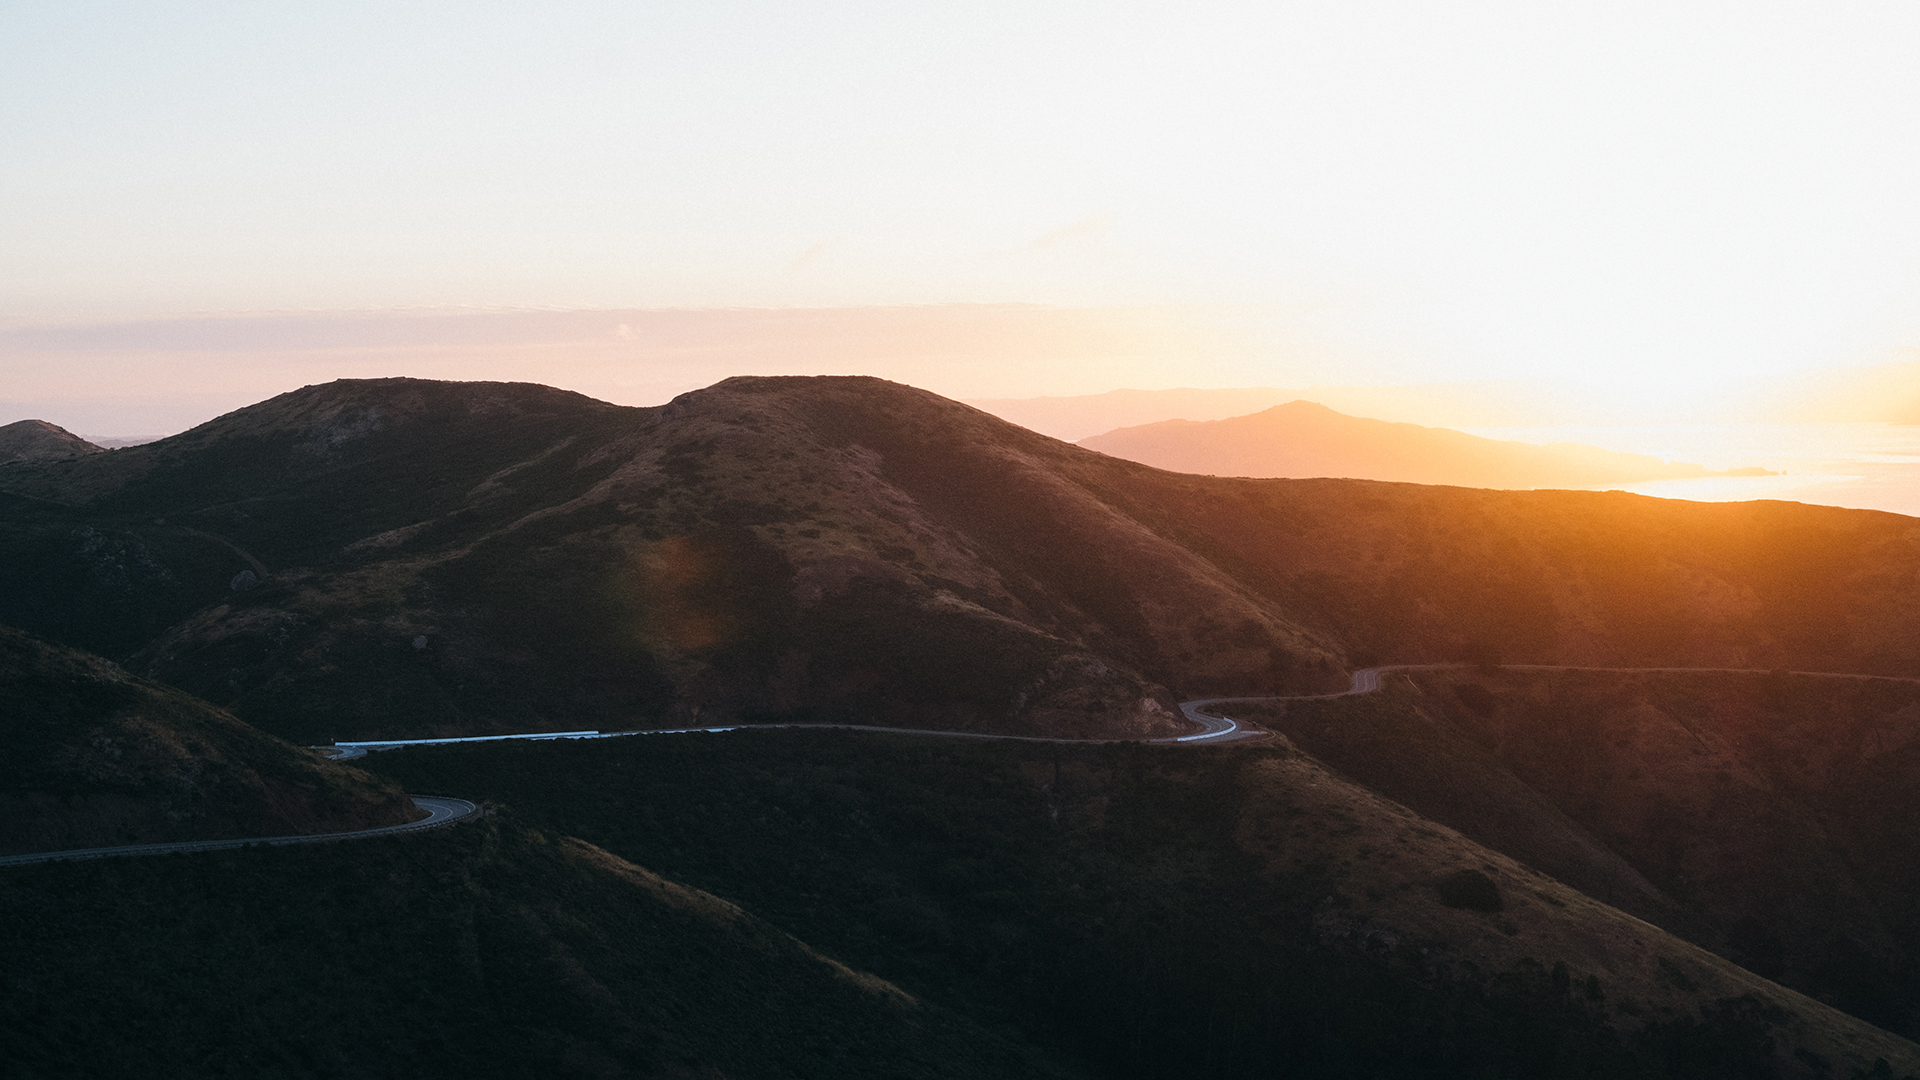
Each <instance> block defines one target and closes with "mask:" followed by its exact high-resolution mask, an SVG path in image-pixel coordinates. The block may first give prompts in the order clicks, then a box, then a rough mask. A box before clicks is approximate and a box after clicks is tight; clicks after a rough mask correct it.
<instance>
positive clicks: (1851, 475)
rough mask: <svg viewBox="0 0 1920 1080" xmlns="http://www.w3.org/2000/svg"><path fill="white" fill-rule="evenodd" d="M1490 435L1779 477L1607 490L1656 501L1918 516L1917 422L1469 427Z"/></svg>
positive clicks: (1919, 430) (1659, 483) (1671, 482)
mask: <svg viewBox="0 0 1920 1080" xmlns="http://www.w3.org/2000/svg"><path fill="white" fill-rule="evenodd" d="M1467 430H1469V431H1470V432H1471V433H1472V434H1475V435H1482V436H1485V437H1486V438H1489V439H1515V440H1518V441H1520V442H1529V443H1551V442H1574V443H1585V444H1587V445H1589V446H1600V447H1605V448H1606V449H1608V450H1622V451H1627V452H1630V453H1635V454H1652V455H1654V456H1655V457H1660V458H1665V459H1667V460H1668V461H1690V462H1694V463H1695V464H1699V465H1705V466H1706V467H1708V468H1710V469H1737V468H1743V467H1746V466H1759V467H1761V468H1763V469H1771V470H1773V471H1774V472H1777V473H1780V474H1782V475H1779V476H1727V477H1705V478H1702V479H1698V480H1657V481H1653V482H1651V483H1645V484H1622V485H1612V486H1614V487H1617V488H1618V489H1620V490H1625V491H1634V492H1639V493H1640V494H1642V495H1655V496H1659V497H1660V498H1663V499H1694V500H1697V501H1701V502H1737V501H1741V500H1745V499H1785V500H1789V501H1792V502H1806V503H1819V504H1821V505H1825V506H1849V507H1854V508H1856V509H1862V510H1888V511H1892V512H1893V513H1896V514H1908V515H1911V516H1916V517H1920V425H1913V424H1694V425H1649V426H1646V427H1504V428H1469V429H1467Z"/></svg>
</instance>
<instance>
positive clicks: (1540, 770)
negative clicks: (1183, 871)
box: [1249, 668, 1920, 1036]
mask: <svg viewBox="0 0 1920 1080" xmlns="http://www.w3.org/2000/svg"><path fill="white" fill-rule="evenodd" d="M1395 678H1396V679H1397V680H1402V681H1400V683H1399V686H1398V688H1396V689H1390V690H1389V691H1388V692H1387V693H1384V694H1381V695H1376V696H1374V697H1371V698H1360V699H1352V700H1350V701H1334V702H1297V703H1291V704H1289V705H1288V706H1286V707H1285V709H1284V710H1281V711H1280V713H1279V715H1274V714H1273V713H1272V712H1270V711H1269V712H1268V713H1267V714H1266V715H1265V716H1264V717H1263V722H1267V723H1270V724H1272V725H1273V726H1274V727H1276V728H1277V729H1278V730H1282V731H1285V732H1286V733H1287V734H1288V735H1289V736H1290V737H1291V738H1293V739H1295V740H1297V741H1298V742H1299V744H1300V745H1302V746H1303V747H1306V748H1308V749H1309V750H1310V751H1311V752H1313V753H1314V754H1316V755H1319V756H1321V757H1322V758H1324V760H1326V761H1327V762H1329V763H1330V764H1332V765H1334V766H1335V767H1337V768H1339V769H1341V770H1343V771H1344V772H1346V773H1347V774H1348V775H1350V776H1352V777H1354V778H1356V779H1358V780H1360V781H1362V782H1364V783H1367V784H1369V785H1371V786H1372V787H1374V788H1375V789H1377V790H1379V791H1381V792H1383V793H1385V794H1387V795H1388V796H1390V797H1392V798H1394V799H1396V800H1399V801H1401V802H1403V803H1405V804H1406V805H1408V806H1410V807H1412V808H1414V809H1416V810H1418V811H1419V812H1421V813H1422V814H1425V815H1427V816H1429V817H1432V818H1434V819H1435V820H1438V821H1443V822H1446V823H1447V824H1449V825H1452V826H1454V827H1456V828H1459V829H1461V830H1462V831H1463V832H1466V833H1468V834H1469V835H1472V836H1474V837H1476V838H1477V839H1480V840H1481V841H1483V842H1485V843H1488V844H1490V845H1492V846H1495V847H1498V848H1500V849H1501V850H1503V851H1505V852H1507V853H1509V854H1511V855H1514V856H1515V857H1517V858H1520V859H1523V860H1525V861H1527V862H1528V863H1530V864H1531V865H1533V866H1536V867H1539V868H1541V869H1543V870H1546V871H1548V872H1550V873H1552V874H1554V875H1555V876H1557V877H1559V878H1561V879H1562V880H1565V881H1568V882H1570V883H1574V884H1576V885H1578V886H1579V887H1581V888H1582V889H1584V890H1585V891H1586V892H1587V893H1588V894H1589V895H1593V896H1596V897H1601V898H1603V899H1609V900H1612V901H1613V902H1614V903H1616V904H1618V905H1619V906H1621V907H1623V908H1625V909H1626V910H1629V911H1632V912H1634V913H1635V914H1637V915H1640V916H1641V917H1643V918H1646V919H1649V920H1651V921H1653V922H1656V923H1658V924H1660V925H1662V926H1666V927H1668V928H1670V929H1672V930H1674V931H1675V932H1677V933H1680V934H1683V935H1684V936H1687V937H1689V938H1691V939H1692V940H1695V941H1698V942H1700V943H1701V944H1703V945H1707V946H1709V947H1711V948H1714V949H1716V950H1718V951H1719V952H1721V953H1722V954H1723V955H1726V956H1729V957H1731V958H1733V959H1734V960H1736V961H1738V962H1739V963H1741V964H1743V965H1745V966H1747V967H1749V968H1751V969H1752V970H1754V971H1757V972H1760V973H1762V974H1765V975H1767V976H1769V977H1773V978H1777V979H1780V980H1781V981H1783V982H1785V983H1786V984H1787V985H1789V986H1794V987H1797V988H1800V989H1802V990H1804V991H1806V992H1807V993H1809V994H1813V995H1815V996H1818V997H1819V998H1821V999H1822V1000H1825V1001H1829V1002H1832V1003H1834V1004H1836V1005H1838V1006H1839V1007H1841V1008H1844V1009H1846V1010H1848V1011H1850V1012H1853V1013H1855V1014H1856V1015H1860V1016H1863V1017H1866V1018H1868V1019H1870V1020H1872V1021H1873V1022H1875V1023H1877V1024H1880V1025H1882V1026H1885V1027H1888V1028H1891V1029H1893V1030H1896V1031H1900V1032H1902V1033H1904V1034H1907V1035H1909V1036H1912V1035H1916V1034H1920V963H1917V962H1916V958H1917V957H1920V906H1916V904H1915V901H1914V897H1915V896H1916V895H1917V891H1916V890H1917V887H1920V880H1917V879H1916V877H1915V869H1914V868H1915V867H1916V866H1920V828H1916V825H1920V822H1916V820H1915V810H1914V807H1916V806H1920V780H1916V777H1920V769H1917V768H1916V764H1920V761H1917V760H1916V754H1920V684H1916V683H1911V682H1901V681H1894V680H1881V679H1832V678H1819V677H1814V676H1806V675H1789V674H1787V673H1785V672H1778V673H1775V674H1772V675H1766V674H1758V673H1756V674H1751V675H1739V674H1713V673H1692V674H1666V673H1646V674H1617V673H1605V672H1580V671H1560V672H1541V671H1526V670H1518V669H1511V668H1509V669H1504V670H1497V671H1496V670H1487V669H1480V670H1474V669H1464V670H1456V671H1447V672H1421V673H1415V674H1414V675H1412V676H1411V681H1404V680H1407V679H1408V678H1409V677H1408V676H1397V677H1395ZM1259 712H1260V710H1249V714H1250V715H1252V714H1256V713H1259Z"/></svg>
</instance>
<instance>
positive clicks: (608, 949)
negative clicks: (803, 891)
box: [0, 816, 1078, 1080]
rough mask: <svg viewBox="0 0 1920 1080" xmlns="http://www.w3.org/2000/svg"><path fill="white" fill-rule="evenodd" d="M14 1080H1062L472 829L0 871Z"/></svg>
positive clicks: (590, 862) (608, 875)
mask: <svg viewBox="0 0 1920 1080" xmlns="http://www.w3.org/2000/svg"><path fill="white" fill-rule="evenodd" d="M0 915H4V916H5V917H4V918H0V952H4V954H5V955H6V956H7V958H8V962H7V964H6V966H5V973H4V975H0V1046H4V1047H6V1059H7V1065H6V1070H5V1071H6V1073H7V1075H8V1076H12V1077H21V1078H27V1077H47V1078H52V1077H61V1078H66V1077H121V1076H152V1077H212V1076H232V1077H248V1078H253V1077H387V1076H418V1077H447V1078H485V1077H526V1076H543V1077H583V1078H585V1077H593V1078H602V1077H620V1076H650V1077H718V1076H728V1077H738V1078H742V1080H745V1078H750V1077H821V1078H827V1077H1005V1076H1032V1077H1071V1076H1075V1075H1078V1073H1077V1072H1076V1071H1075V1070H1074V1069H1072V1068H1070V1067H1068V1066H1065V1065H1062V1064H1060V1063H1058V1062H1057V1061H1056V1060H1055V1059H1053V1058H1052V1057H1050V1056H1048V1055H1047V1054H1045V1053H1042V1052H1041V1051H1039V1050H1036V1049H1035V1048H1033V1047H1031V1046H1028V1045H1025V1044H1022V1043H1021V1042H1019V1041H1018V1040H1016V1039H1010V1038H1007V1037H1005V1036H1003V1035H1001V1034H999V1033H996V1032H993V1031H988V1030H985V1029H983V1028H981V1027H980V1026H979V1025H977V1024H974V1023H971V1022H969V1021H967V1020H966V1019H964V1018H962V1017H959V1016H956V1015H954V1014H953V1013H951V1012H949V1011H946V1010H943V1009H940V1008H937V1007H934V1006H930V1005H928V1004H926V1003H924V1002H921V1001H918V1000H916V999H914V998H913V997H911V996H909V995H908V994H905V993H903V992H901V991H900V990H899V989H897V988H895V987H893V986H890V985H888V984H887V983H885V982H883V981H882V980H880V979H877V978H875V977H873V976H871V975H867V974H863V973H860V972H856V971H853V970H851V969H849V968H847V967H845V966H843V965H841V964H839V963H836V962H835V961H833V960H831V959H828V958H827V957H825V956H822V955H820V954H819V953H817V952H815V951H814V950H812V949H810V948H808V947H807V946H806V945H804V944H802V943H801V942H799V941H796V940H794V939H793V938H792V937H789V936H787V935H786V934H783V933H781V932H779V931H778V930H775V929H774V928H772V927H770V926H769V925H767V924H766V923H765V922H763V921H762V920H760V919H757V918H755V917H754V916H752V915H750V914H747V913H746V912H743V911H741V910H739V909H738V908H736V907H734V906H733V905H730V904H727V903H725V902H723V901H720V900H718V899H715V898H714V897H712V896H710V895H707V894H705V893H702V892H700V891H698V890H695V889H690V888H687V887H685V886H683V885H679V884H676V883H674V882H671V881H667V880H665V879H663V878H661V877H659V876H657V875H655V874H652V873H649V872H648V871H646V870H643V869H641V868H639V867H636V866H633V865H631V864H629V863H626V862H624V861H622V860H620V859H617V858H615V857H613V856H611V855H609V854H607V853H606V852H604V851H601V850H599V849H597V848H594V847H592V846H590V845H587V844H584V843H581V842H580V841H577V840H572V839H568V838H564V837H556V836H553V835H551V834H548V833H544V832H540V831H538V830H534V829H529V828H527V827H526V826H524V825H521V824H517V823H515V822H514V821H513V820H512V819H511V817H505V818H503V817H499V816H496V817H493V818H490V819H487V820H483V821H481V822H478V823H475V824H470V825H462V826H460V827H458V828H454V829H447V830H441V831H439V832H435V833H431V834H423V835H420V836H417V837H406V838H395V839H390V840H363V841H354V842H350V843H341V844H329V845H317V846H311V847H304V846H303V847H298V848H272V849H253V850H245V851H233V852H215V853H203V854H197V855H191V856H181V855H176V856H167V857H155V858H141V859H112V860H101V861H97V862H89V863H73V864H53V865H46V866H29V867H12V868H8V869H7V870H6V871H5V872H4V873H0Z"/></svg>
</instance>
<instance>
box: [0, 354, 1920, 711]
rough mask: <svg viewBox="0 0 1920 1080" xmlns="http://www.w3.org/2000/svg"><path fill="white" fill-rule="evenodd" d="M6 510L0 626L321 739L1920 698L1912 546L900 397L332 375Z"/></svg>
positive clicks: (785, 382)
mask: <svg viewBox="0 0 1920 1080" xmlns="http://www.w3.org/2000/svg"><path fill="white" fill-rule="evenodd" d="M0 488H5V489H6V490H7V491H8V492H10V493H11V494H6V495H0V498H5V499H8V500H9V501H8V502H7V503H6V506H5V509H6V513H5V514H3V515H0V556H3V557H0V585H4V586H5V587H4V588H0V617H5V618H10V619H13V620H14V621H15V622H16V623H18V624H19V625H23V626H26V627H28V628H29V629H32V630H34V631H35V632H38V633H42V634H44V635H46V636H49V637H53V638H56V639H58V640H61V641H64V642H68V643H72V644H78V645H81V646H84V647H88V648H92V649H95V650H97V651H101V652H102V653H104V654H106V655H109V656H112V657H115V658H117V659H120V660H123V661H124V662H126V663H127V664H129V665H130V666H131V667H132V668H134V669H135V670H138V671H140V672H142V673H144V674H149V675H152V676H154V677H157V678H161V679H164V680H166V681H168V682H171V683H173V684H175V685H179V686H181V687H183V688H186V689H188V690H190V691H191V692H193V693H196V694H199V695H201V696H203V697H206V698H207V699H208V700H211V701H213V702H215V703H216V704H219V705H221V706H223V707H227V708H230V709H232V710H233V711H234V712H235V713H236V714H238V715H240V716H242V717H243V718H245V719H247V720H248V721H249V722H253V723H257V724H259V725H261V726H263V727H264V728H266V729H268V730H272V731H275V732H277V733H280V734H283V735H286V736H288V737H291V738H295V739H299V740H303V741H317V740H325V739H329V738H347V737H356V736H358V737H379V736H401V735H408V734H462V733H476V732H485V731H502V730H526V729H532V728H541V727H545V728H578V727H601V728H623V727H632V726H648V725H670V724H681V723H687V722H691V721H695V720H700V719H708V720H711V719H728V720H734V719H747V720H753V719H760V718H779V719H816V720H833V721H846V722H878V723H886V724H895V725H914V726H928V727H944V728H951V729H957V730H974V731H1001V732H1027V733H1058V734H1071V735H1102V736H1116V735H1118V736H1134V737H1137V736H1151V735H1157V734H1167V733H1172V732H1174V731H1177V730H1180V722H1179V721H1178V720H1177V719H1176V718H1175V716H1174V713H1173V711H1172V705H1173V702H1174V700H1175V699H1176V698H1180V697H1188V696H1201V695H1211V694H1231V693H1276V692H1278V693H1286V692H1304V691H1310V690H1314V689H1322V688H1331V687H1333V686H1336V685H1338V684H1339V682H1340V678H1341V676H1340V669H1341V668H1342V667H1343V666H1355V665H1359V664H1363V663H1371V662H1376V661H1382V660H1399V661H1417V660H1432V659H1459V658H1477V659H1494V658H1505V659H1507V660H1529V661H1539V662H1576V663H1607V664H1631V665H1642V664H1670V663H1683V664H1733V665H1754V666H1762V667H1773V666H1785V667H1797V668H1813V669H1827V670H1845V671H1872V672H1889V673H1903V672H1909V671H1916V670H1920V609H1914V608H1913V607H1912V605H1908V604H1906V603H1904V601H1903V599H1902V598H1903V597H1904V596H1905V595H1907V594H1908V592H1910V591H1911V590H1912V589H1913V588H1914V587H1915V586H1916V585H1920V545H1917V544H1916V543H1915V542H1914V541H1915V538H1916V537H1920V532H1916V528H1920V526H1917V525H1916V523H1915V522H1914V521H1913V519H1909V518H1903V517H1898V516H1895V515H1889V514H1876V513H1870V512H1864V511H1847V510H1838V509H1832V508H1825V507H1807V506H1798V505H1793V504H1782V503H1750V504H1738V505H1700V504H1689V503H1678V502H1671V501H1663V500H1657V499H1646V498H1640V497H1637V496H1630V495H1623V494H1619V493H1586V492H1552V491H1537V492H1493V491H1476V490H1468V489H1458V488H1438V487H1422V486H1415V485H1405V484H1384V483H1372V482H1363V481H1279V480H1270V481H1256V480H1223V479H1217V478H1211V477H1200V476H1188V475H1182V474H1176V473H1167V472H1161V471H1158V470H1155V469H1151V468H1148V467H1146V466H1142V465H1137V464H1134V463H1131V462H1125V461H1119V460H1116V459H1113V458H1109V457H1105V456H1103V455H1099V454H1095V453H1091V452H1088V451H1085V450H1081V449H1079V448H1076V447H1073V446H1069V445H1066V444H1063V443H1059V442H1057V441H1054V440H1051V439H1047V438H1045V437H1042V436H1039V435H1036V434H1034V433H1032V432H1028V431H1025V430H1023V429H1020V428H1017V427H1014V426H1012V425H1010V424H1006V423H1004V422H1002V421H999V420H996V419H994V418H992V417H990V416H987V415H985V414H983V413H980V412H977V411H975V410H972V409H968V408H966V407H964V406H961V405H958V404H956V403H954V402H951V401H946V400H944V399H942V398H939V397H937V396H935V395H932V394H927V393H924V392H922V391H918V390H913V389H911V388H908V387H903V386H899V385H896V384H891V383H886V382H882V381H879V380H874V379H860V378H821V379H731V380H728V381H726V382H723V383H721V384H718V385H717V386H714V387H711V388H708V389H706V390H702V391H698V392H695V393H692V394H687V395H683V396H682V397H681V398H678V399H676V400H675V401H674V402H672V403H671V404H669V405H666V406H662V407H660V408H657V409H622V408H617V407H614V406H609V405H605V404H604V403H600V402H594V401H592V400H590V399H587V398H582V397H580V396H578V395H573V394H566V393H563V392H560V391H555V390H550V389H547V388H543V387H533V386H520V385H505V384H457V383H426V382H418V381H414V380H378V381H371V382H344V383H334V384H328V385H326V386H320V387H310V388H307V389H304V390H301V391H297V392H295V393H292V394H288V395H283V396H282V397H280V398H275V399H273V400H271V401H268V402H263V403H262V404H260V405H257V406H253V407H250V408H248V409H244V410H241V411H239V412H237V413H234V414H231V415H229V416H227V417H223V418H221V419H219V420H216V421H214V422H212V423H210V424H208V425H204V426H203V427H202V428H198V429H195V430H194V431H193V432H189V433H187V434H185V435H182V436H177V437H175V438H174V439H168V440H163V441H161V442H158V443H153V444H149V445H146V446H141V447H135V448H132V449H129V450H124V451H116V452H115V453H113V454H108V455H93V456H91V457H88V458H83V459H79V460H75V461H70V462H56V463H43V464H40V465H35V466H31V467H27V466H16V467H10V468H9V469H7V470H4V471H0Z"/></svg>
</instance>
